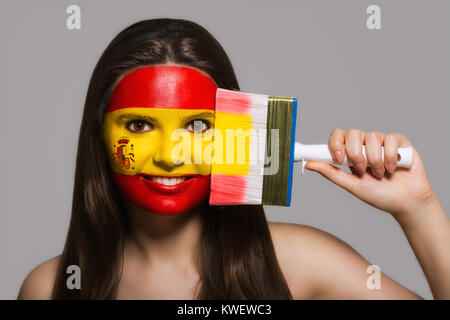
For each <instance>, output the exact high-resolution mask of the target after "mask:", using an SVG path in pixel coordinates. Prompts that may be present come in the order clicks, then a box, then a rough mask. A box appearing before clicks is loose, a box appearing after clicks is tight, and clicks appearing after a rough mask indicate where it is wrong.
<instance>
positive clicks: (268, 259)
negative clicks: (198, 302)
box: [53, 19, 292, 299]
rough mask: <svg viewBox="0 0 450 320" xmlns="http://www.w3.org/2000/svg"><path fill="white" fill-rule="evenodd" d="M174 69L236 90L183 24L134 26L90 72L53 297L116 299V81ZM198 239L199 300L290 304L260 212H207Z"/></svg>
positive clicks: (121, 235)
mask: <svg viewBox="0 0 450 320" xmlns="http://www.w3.org/2000/svg"><path fill="white" fill-rule="evenodd" d="M166 63H176V64H183V65H188V66H192V67H194V68H197V69H199V70H202V71H203V72H205V73H206V74H208V75H209V76H210V77H211V78H212V79H214V81H215V82H216V84H217V85H218V86H219V87H221V88H225V89H235V90H239V85H238V82H237V79H236V76H235V73H234V70H233V67H232V65H231V62H230V60H229V58H228V56H227V54H226V53H225V51H224V49H223V48H222V46H221V45H220V44H219V43H218V42H217V40H216V39H215V38H214V37H213V36H212V35H211V34H210V33H209V32H208V31H207V30H205V29H204V28H203V27H201V26H199V25H198V24H196V23H194V22H191V21H187V20H179V19H152V20H144V21H140V22H137V23H135V24H133V25H131V26H129V27H128V28H126V29H124V30H123V31H122V32H120V33H119V34H118V35H117V36H116V37H115V38H114V39H113V40H112V42H111V43H110V44H109V45H108V47H107V48H106V50H105V51H104V52H103V54H102V56H101V57H100V60H99V61H98V63H97V65H96V67H95V69H94V72H93V74H92V77H91V80H90V83H89V88H88V92H87V96H86V101H85V105H84V113H83V118H82V123H81V128H80V136H79V140H78V153H77V159H76V172H75V185H74V191H73V203H72V216H71V220H70V225H69V231H68V235H67V238H66V243H65V246H64V250H63V253H62V256H61V259H60V264H59V269H58V273H57V278H56V282H55V286H54V288H53V298H54V299H115V297H116V295H117V289H118V285H119V281H120V276H121V266H122V262H123V249H124V241H125V238H126V235H127V228H128V226H127V219H126V211H125V206H124V203H123V200H121V196H120V194H119V193H118V192H117V190H116V188H115V187H114V183H113V182H112V180H111V177H110V175H109V170H108V162H107V159H106V152H105V149H104V144H103V141H102V138H101V137H102V134H101V128H102V124H103V119H104V114H105V109H106V105H107V101H108V99H109V97H110V95H111V91H112V89H113V86H114V83H115V81H116V80H117V79H118V78H119V77H120V76H121V75H123V74H124V73H126V72H127V71H129V70H131V69H135V68H138V67H140V66H148V65H155V64H166ZM202 218H203V222H204V223H203V230H202V234H201V240H200V245H199V249H200V251H199V252H200V254H199V257H200V258H199V261H200V264H199V267H198V269H199V270H198V271H199V275H200V284H201V286H200V289H199V291H198V295H197V297H196V298H198V299H292V296H291V293H290V291H289V288H288V286H287V284H286V281H285V279H284V277H283V274H282V272H281V270H280V267H279V264H278V261H277V259H276V255H275V250H274V247H273V243H272V239H271V236H270V232H269V228H268V224H267V220H266V217H265V214H264V210H263V207H262V206H260V205H242V206H208V205H206V206H205V209H204V214H202ZM69 265H78V266H79V267H80V270H81V289H80V290H77V289H73V290H69V289H68V288H67V285H66V280H67V276H68V275H67V274H66V268H67V267H68V266H69Z"/></svg>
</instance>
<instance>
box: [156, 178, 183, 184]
mask: <svg viewBox="0 0 450 320" xmlns="http://www.w3.org/2000/svg"><path fill="white" fill-rule="evenodd" d="M152 180H153V181H155V182H156V183H159V184H163V185H165V186H173V185H176V184H179V183H181V182H183V181H184V180H186V179H185V178H184V177H177V178H167V177H152Z"/></svg>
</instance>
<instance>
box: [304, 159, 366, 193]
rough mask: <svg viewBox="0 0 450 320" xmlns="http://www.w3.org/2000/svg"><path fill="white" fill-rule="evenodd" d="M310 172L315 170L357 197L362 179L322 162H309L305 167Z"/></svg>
mask: <svg viewBox="0 0 450 320" xmlns="http://www.w3.org/2000/svg"><path fill="white" fill-rule="evenodd" d="M305 168H306V169H308V170H313V171H316V172H318V173H320V174H321V175H322V176H323V177H325V178H327V179H328V180H330V181H331V182H333V183H335V184H337V185H338V186H340V187H342V188H344V189H345V190H347V191H348V192H350V193H352V194H354V195H357V191H358V186H359V183H360V178H359V177H356V176H354V175H352V174H350V173H348V172H346V171H344V170H342V169H341V168H338V167H336V166H333V165H331V164H329V163H327V162H322V161H308V163H307V164H306V165H305Z"/></svg>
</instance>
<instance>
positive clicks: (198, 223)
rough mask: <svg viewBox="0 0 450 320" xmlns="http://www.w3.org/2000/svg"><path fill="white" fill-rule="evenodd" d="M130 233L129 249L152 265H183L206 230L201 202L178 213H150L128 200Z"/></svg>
mask: <svg viewBox="0 0 450 320" xmlns="http://www.w3.org/2000/svg"><path fill="white" fill-rule="evenodd" d="M126 207H127V213H128V214H127V216H128V225H129V233H128V237H127V241H126V244H125V249H126V251H128V253H129V254H133V255H134V256H137V257H138V258H140V259H143V260H145V261H146V262H148V263H149V264H151V265H152V266H163V265H167V264H179V263H181V262H188V261H190V260H192V259H193V258H194V254H195V252H196V250H197V248H198V246H197V245H198V241H199V239H200V234H201V229H202V219H201V211H202V210H204V207H203V206H202V205H199V206H197V207H195V208H193V209H191V210H190V211H189V212H186V213H183V214H181V215H178V216H170V217H166V216H161V215H157V214H153V213H149V212H147V211H145V210H143V209H140V208H138V207H136V206H135V205H133V204H131V203H129V202H126Z"/></svg>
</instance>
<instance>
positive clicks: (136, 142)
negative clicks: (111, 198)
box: [104, 126, 157, 175]
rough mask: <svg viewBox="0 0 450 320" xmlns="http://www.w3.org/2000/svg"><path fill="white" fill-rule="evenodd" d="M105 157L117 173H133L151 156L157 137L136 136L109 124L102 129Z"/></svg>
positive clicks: (140, 169) (140, 168) (139, 170)
mask: <svg viewBox="0 0 450 320" xmlns="http://www.w3.org/2000/svg"><path fill="white" fill-rule="evenodd" d="M104 136H105V144H106V152H107V157H108V159H109V164H110V166H111V168H112V169H113V170H114V171H115V172H118V173H121V174H126V175H135V174H138V173H140V172H141V171H142V168H143V166H144V164H145V163H146V162H147V160H148V159H149V158H152V157H153V154H154V152H155V146H156V145H157V143H156V142H155V139H157V137H148V136H147V137H136V136H135V135H131V134H130V133H129V132H128V131H127V130H125V129H121V128H117V127H115V126H109V127H108V128H107V129H106V130H105V131H104Z"/></svg>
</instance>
